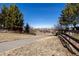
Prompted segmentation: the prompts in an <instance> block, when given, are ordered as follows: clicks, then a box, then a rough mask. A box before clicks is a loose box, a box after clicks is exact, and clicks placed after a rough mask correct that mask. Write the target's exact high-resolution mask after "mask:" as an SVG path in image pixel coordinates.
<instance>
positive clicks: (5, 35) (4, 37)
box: [0, 33, 33, 42]
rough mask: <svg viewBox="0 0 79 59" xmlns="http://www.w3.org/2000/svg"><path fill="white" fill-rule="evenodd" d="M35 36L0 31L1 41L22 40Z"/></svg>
mask: <svg viewBox="0 0 79 59" xmlns="http://www.w3.org/2000/svg"><path fill="white" fill-rule="evenodd" d="M29 37H33V35H28V34H19V33H0V42H6V41H12V40H20V39H26V38H29Z"/></svg>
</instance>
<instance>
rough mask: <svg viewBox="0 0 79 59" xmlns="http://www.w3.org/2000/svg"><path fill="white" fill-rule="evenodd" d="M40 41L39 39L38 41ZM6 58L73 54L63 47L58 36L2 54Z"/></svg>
mask: <svg viewBox="0 0 79 59" xmlns="http://www.w3.org/2000/svg"><path fill="white" fill-rule="evenodd" d="M37 40H38V39H37ZM0 55H5V56H7V55H8V56H10V55H11V56H18V55H19V56H20V55H22V56H39V55H41V56H46V55H47V56H67V55H68V56H71V55H72V54H71V53H70V52H69V51H68V50H67V49H66V48H64V47H63V46H62V44H61V42H60V40H59V39H58V38H57V37H56V36H51V37H50V38H47V37H46V38H42V39H40V40H38V41H35V42H33V43H30V44H27V45H25V46H22V47H18V48H14V49H11V50H8V51H5V52H2V53H0Z"/></svg>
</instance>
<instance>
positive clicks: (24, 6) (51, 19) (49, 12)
mask: <svg viewBox="0 0 79 59" xmlns="http://www.w3.org/2000/svg"><path fill="white" fill-rule="evenodd" d="M2 5H3V4H0V9H1V7H2ZM5 5H6V6H7V7H9V5H10V4H5ZM16 5H17V6H18V8H19V10H20V11H21V12H22V13H23V16H24V24H26V23H28V24H29V25H30V26H31V27H34V28H51V27H54V25H56V24H57V23H58V17H59V16H60V14H61V11H62V9H63V8H64V6H65V4H64V3H16Z"/></svg>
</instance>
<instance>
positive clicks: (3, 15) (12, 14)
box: [0, 4, 29, 32]
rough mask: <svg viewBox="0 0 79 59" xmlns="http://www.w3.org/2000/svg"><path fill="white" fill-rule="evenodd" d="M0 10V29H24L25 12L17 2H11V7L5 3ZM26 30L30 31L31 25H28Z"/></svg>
mask: <svg viewBox="0 0 79 59" xmlns="http://www.w3.org/2000/svg"><path fill="white" fill-rule="evenodd" d="M0 9H1V12H0V29H6V30H11V31H20V32H22V31H23V28H24V19H23V14H22V13H21V12H20V10H19V8H18V7H17V6H16V5H15V4H11V5H10V6H9V7H6V5H3V6H2V8H0ZM26 26H27V27H26V31H25V32H27V31H29V25H26Z"/></svg>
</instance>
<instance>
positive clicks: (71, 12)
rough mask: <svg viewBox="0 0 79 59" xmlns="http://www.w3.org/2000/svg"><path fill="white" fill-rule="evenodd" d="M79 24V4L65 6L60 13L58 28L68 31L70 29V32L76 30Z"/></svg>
mask: <svg viewBox="0 0 79 59" xmlns="http://www.w3.org/2000/svg"><path fill="white" fill-rule="evenodd" d="M78 24H79V4H78V3H69V4H66V5H65V8H64V9H63V10H62V11H61V15H60V17H59V25H60V26H61V27H60V28H62V29H64V30H69V28H70V27H72V28H73V29H72V30H77V25H78Z"/></svg>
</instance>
